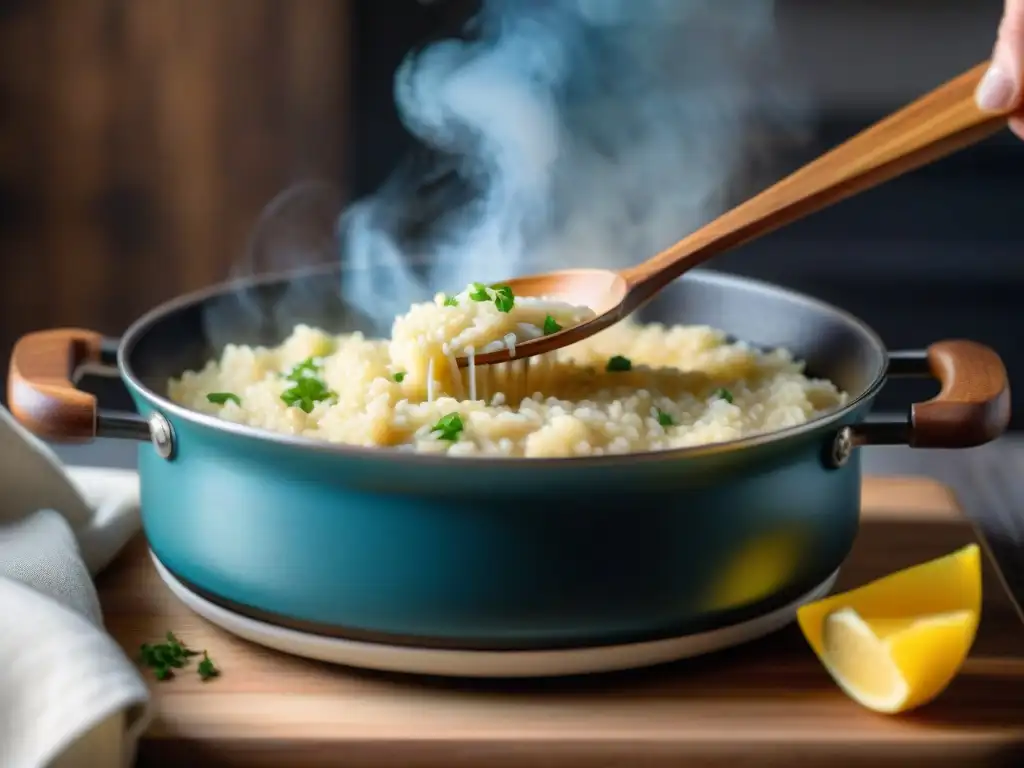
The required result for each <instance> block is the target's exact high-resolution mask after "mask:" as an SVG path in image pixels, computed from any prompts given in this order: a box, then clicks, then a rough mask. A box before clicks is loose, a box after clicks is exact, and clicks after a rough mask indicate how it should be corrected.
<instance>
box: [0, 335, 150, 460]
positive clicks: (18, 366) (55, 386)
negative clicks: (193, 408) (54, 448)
mask: <svg viewBox="0 0 1024 768" xmlns="http://www.w3.org/2000/svg"><path fill="white" fill-rule="evenodd" d="M85 367H92V368H97V367H98V368H104V369H107V370H116V369H117V342H116V341H115V340H113V339H107V338H104V337H103V336H101V335H100V334H98V333H96V332H95V331H88V330H84V329H81V328H57V329H53V330H48V331H36V332H34V333H29V334H26V335H25V336H22V337H21V338H20V339H19V340H18V342H17V343H16V344H15V345H14V350H13V351H12V352H11V365H10V370H9V372H8V376H7V403H8V407H9V408H10V410H11V413H12V414H13V415H14V417H15V418H16V419H17V420H18V421H19V422H20V423H21V424H22V426H24V427H25V428H26V429H28V430H29V431H30V432H32V433H33V434H35V435H36V436H37V437H40V438H42V439H44V440H50V441H52V442H58V443H79V442H88V441H89V440H92V439H94V438H96V437H117V438H128V439H134V440H141V441H148V440H150V439H151V438H152V429H151V427H152V425H151V423H150V422H149V421H147V420H146V419H144V418H142V417H141V416H139V415H138V414H135V413H128V412H121V411H109V410H105V409H102V408H100V407H99V404H98V403H97V401H96V396H95V395H93V394H91V393H89V392H84V391H82V390H81V389H78V387H77V386H75V383H74V379H75V376H76V374H77V373H78V371H79V370H81V369H82V368H85Z"/></svg>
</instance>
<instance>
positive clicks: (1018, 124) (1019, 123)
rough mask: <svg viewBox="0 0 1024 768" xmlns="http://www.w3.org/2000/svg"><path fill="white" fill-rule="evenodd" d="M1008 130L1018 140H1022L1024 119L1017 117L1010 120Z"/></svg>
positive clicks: (1023, 136) (1023, 137)
mask: <svg viewBox="0 0 1024 768" xmlns="http://www.w3.org/2000/svg"><path fill="white" fill-rule="evenodd" d="M1010 130H1011V131H1013V133H1014V134H1015V135H1016V136H1017V138H1019V139H1024V117H1022V116H1020V115H1018V116H1017V117H1011V118H1010Z"/></svg>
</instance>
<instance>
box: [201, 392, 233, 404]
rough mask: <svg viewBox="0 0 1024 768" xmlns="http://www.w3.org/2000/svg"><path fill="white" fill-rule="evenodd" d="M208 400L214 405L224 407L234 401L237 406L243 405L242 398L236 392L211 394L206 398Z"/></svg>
mask: <svg viewBox="0 0 1024 768" xmlns="http://www.w3.org/2000/svg"><path fill="white" fill-rule="evenodd" d="M206 399H207V400H209V401H210V402H211V403H213V404H214V405H224V403H226V402H227V401H228V400H230V401H232V402H233V403H234V404H235V405H241V404H242V398H240V397H239V396H238V395H236V394H235V393H234V392H211V393H210V394H208V395H207V396H206Z"/></svg>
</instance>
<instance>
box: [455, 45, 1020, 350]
mask: <svg viewBox="0 0 1024 768" xmlns="http://www.w3.org/2000/svg"><path fill="white" fill-rule="evenodd" d="M987 68H988V62H985V63H983V64H979V65H978V66H976V67H974V68H973V69H971V70H969V71H967V72H965V73H964V74H962V75H960V76H959V77H957V78H955V79H953V80H950V81H949V82H947V83H946V84H945V85H943V86H941V87H940V88H937V89H936V90H934V91H932V92H931V93H929V94H927V95H926V96H923V97H921V98H920V99H918V100H917V101H915V102H913V103H912V104H910V105H909V106H907V107H904V108H903V109H901V110H900V111H898V112H895V113H894V114H892V115H890V116H889V117H886V118H885V119H883V120H881V121H880V122H878V123H875V124H874V125H873V126H872V127H870V128H868V129H866V130H864V131H863V132H861V133H859V134H857V135H856V136H854V137H853V138H852V139H850V140H849V141H847V142H845V143H844V144H841V145H839V146H838V147H836V148H835V149H833V150H832V151H830V152H827V153H825V154H824V155H822V156H821V157H819V158H818V159H817V160H815V161H813V162H812V163H810V164H808V165H805V166H804V167H803V168H801V169H800V170H798V171H796V172H795V173H793V174H791V175H790V176H788V177H786V178H785V179H783V180H782V181H780V182H778V183H777V184H775V185H774V186H772V187H769V188H768V189H766V190H765V191H763V192H761V193H760V194H759V195H757V196H756V197H753V198H751V199H750V200H748V201H747V202H745V203H743V204H742V205H740V206H738V207H736V208H733V209H732V210H731V211H729V212H728V213H725V214H723V215H722V216H719V217H718V218H717V219H715V220H714V221H712V222H711V223H710V224H707V225H705V226H704V227H702V228H700V229H698V230H697V231H696V232H694V233H693V234H691V235H688V236H687V237H685V238H683V239H682V240H680V241H679V242H678V243H676V244H675V245H673V246H672V247H670V248H668V249H667V250H665V251H662V252H661V253H659V254H658V255H656V256H654V257H653V258H651V259H649V260H647V261H645V262H644V263H643V264H639V265H637V266H635V267H630V268H629V269H623V270H619V271H613V270H609V269H566V270H561V271H558V272H548V273H546V274H542V275H530V276H528V277H517V278H515V279H513V280H508V281H505V283H504V284H506V285H508V286H509V287H510V288H511V289H512V291H513V293H514V294H515V295H516V296H549V297H555V298H558V299H562V300H565V301H569V302H571V303H573V304H577V305H581V304H582V305H585V306H588V307H590V308H591V309H593V310H594V312H595V313H596V317H594V318H593V319H592V320H588V321H587V322H585V323H581V324H580V325H576V326H572V327H570V328H565V329H564V330H562V331H559V332H557V333H553V334H551V335H549V336H542V337H540V338H537V339H531V340H528V341H522V342H519V343H517V344H516V348H515V359H516V360H519V359H523V358H527V357H531V356H533V355H540V354H544V353H545V352H551V351H553V350H555V349H558V348H560V347H565V346H568V345H569V344H573V343H575V342H577V341H580V340H581V339H584V338H586V337H587V336H591V335H593V334H595V333H597V332H598V331H600V330H602V329H604V328H607V327H608V326H609V325H612V324H613V323H616V322H618V321H619V320H621V319H623V318H624V317H626V316H627V315H629V314H630V313H631V312H633V311H634V310H636V309H637V308H639V307H640V306H641V305H643V304H644V303H645V302H647V301H648V300H650V299H651V298H652V297H653V296H654V295H655V294H656V293H657V292H658V291H660V290H661V289H662V288H664V287H665V286H666V285H668V284H669V283H670V282H671V281H673V280H674V279H676V278H677V277H679V275H681V274H682V273H683V272H685V271H686V270H688V269H691V268H693V267H696V266H697V265H698V264H701V263H703V262H704V261H706V260H707V259H710V258H711V257H712V256H717V255H718V254H720V253H723V252H725V251H728V250H729V249H730V248H734V247H736V246H737V245H741V244H743V243H746V242H749V241H750V240H753V239H755V238H758V237H760V236H761V235H765V234H767V233H769V232H771V231H772V230H775V229H778V228H779V227H782V226H784V225H786V224H789V223H790V222H793V221H796V220H798V219H801V218H803V217H804V216H806V215H808V214H810V213H814V212H815V211H819V210H821V209H822V208H825V207H827V206H829V205H831V204H832V203H836V202H838V201H840V200H843V199H844V198H847V197H850V196H851V195H854V194H856V193H858V192H861V191H863V190H865V189H870V188H871V187H874V186H876V185H878V184H881V183H882V182H885V181H888V180H889V179H892V178H894V177H896V176H899V175H901V174H904V173H907V172H908V171H912V170H914V169H916V168H919V167H921V166H922V165H926V164H928V163H930V162H932V161H933V160H938V159H939V158H941V157H944V156H946V155H948V154H951V153H952V152H955V151H956V150H958V149H961V148H963V147H966V146H969V145H971V144H974V143H976V142H978V141H980V140H982V139H984V138H986V137H987V136H989V135H991V134H993V133H995V132H996V131H998V130H999V129H1001V128H1003V127H1004V126H1005V125H1006V124H1007V119H1008V117H1009V113H992V112H982V111H981V110H980V109H978V107H977V106H976V104H975V102H974V91H975V89H976V88H977V86H978V82H979V81H980V80H981V77H982V75H984V74H985V70H986V69H987ZM1011 112H1012V110H1011ZM680 183H684V182H680ZM510 359H511V358H510V355H509V350H507V349H504V350H498V351H496V352H488V353H486V354H478V355H477V356H476V364H477V365H492V364H494V363H503V362H507V361H508V360H510ZM458 364H459V366H460V367H465V366H466V365H467V364H468V361H467V359H466V358H459V359H458Z"/></svg>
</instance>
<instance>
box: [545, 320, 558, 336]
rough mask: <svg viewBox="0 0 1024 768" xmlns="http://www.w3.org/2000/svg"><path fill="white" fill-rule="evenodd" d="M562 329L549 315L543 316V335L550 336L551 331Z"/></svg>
mask: <svg viewBox="0 0 1024 768" xmlns="http://www.w3.org/2000/svg"><path fill="white" fill-rule="evenodd" d="M560 330H562V326H560V325H559V324H558V323H557V322H556V321H555V318H553V317H552V316H551V315H548V316H547V317H545V318H544V335H545V336H550V335H551V334H552V333H558V332H559V331H560Z"/></svg>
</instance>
